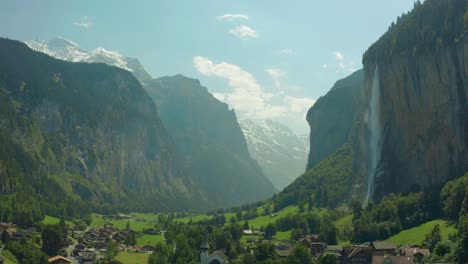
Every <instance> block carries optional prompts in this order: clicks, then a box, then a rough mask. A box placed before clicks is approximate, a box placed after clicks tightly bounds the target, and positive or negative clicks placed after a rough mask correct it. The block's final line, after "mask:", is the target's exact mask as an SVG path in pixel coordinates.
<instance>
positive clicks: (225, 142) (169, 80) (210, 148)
mask: <svg viewBox="0 0 468 264" xmlns="http://www.w3.org/2000/svg"><path fill="white" fill-rule="evenodd" d="M145 88H146V90H147V91H148V93H149V94H150V95H151V97H152V98H153V99H154V101H155V102H156V106H157V108H158V111H159V114H160V116H161V120H162V121H163V124H164V126H165V127H166V128H167V129H168V131H169V133H170V134H171V136H172V137H173V138H174V141H175V143H176V144H177V146H178V149H179V150H180V152H181V153H182V154H183V156H184V158H185V161H186V163H187V166H188V171H189V172H190V173H191V174H192V175H193V181H194V183H195V184H196V185H197V186H198V187H199V188H200V189H201V190H203V192H204V193H205V194H206V196H207V197H208V199H209V200H210V201H212V202H213V204H216V205H224V206H225V205H235V204H241V203H243V202H251V201H256V200H260V199H265V198H267V197H269V196H271V195H273V193H274V192H275V188H274V187H273V185H272V184H271V182H270V181H269V180H268V179H267V178H266V177H265V176H264V175H263V173H262V171H261V169H260V167H259V166H258V164H257V163H256V162H255V161H254V160H253V159H252V158H251V157H250V154H249V152H248V149H247V143H246V141H245V138H244V135H243V133H242V131H241V128H240V126H239V124H238V122H237V118H236V114H235V113H234V110H229V109H228V106H227V105H226V104H225V103H222V102H220V101H218V100H217V99H216V98H214V97H213V95H211V94H210V93H209V92H208V91H207V89H206V88H205V87H203V86H201V85H200V82H199V81H198V80H195V79H191V78H187V77H185V76H182V75H176V76H172V77H162V78H159V79H154V80H152V81H148V82H146V83H145Z"/></svg>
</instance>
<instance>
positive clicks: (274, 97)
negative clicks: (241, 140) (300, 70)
mask: <svg viewBox="0 0 468 264" xmlns="http://www.w3.org/2000/svg"><path fill="white" fill-rule="evenodd" d="M193 64H194V67H195V69H196V70H197V71H198V72H199V73H201V74H203V75H205V76H216V77H220V78H224V79H226V80H227V81H228V84H229V86H230V87H231V88H232V91H230V92H226V93H214V94H213V95H214V97H216V98H217V99H218V100H220V101H223V102H225V103H227V104H228V105H229V106H230V107H232V108H234V109H235V110H236V113H237V114H239V116H243V117H247V118H251V119H276V120H279V121H283V123H286V124H288V123H289V125H291V126H292V127H293V128H298V129H299V130H300V131H301V133H302V132H304V131H306V130H307V123H306V121H305V116H306V114H307V111H308V110H309V108H310V107H311V106H312V105H313V104H314V102H315V100H313V99H310V98H306V97H302V98H301V97H294V96H289V95H284V92H282V93H276V94H273V93H269V92H267V91H265V89H263V87H262V86H261V85H260V84H259V83H258V82H257V80H256V79H255V78H254V76H253V75H252V74H251V73H249V72H248V71H246V70H244V69H242V68H241V67H239V66H237V65H234V64H230V63H227V62H220V63H215V62H213V61H212V60H210V59H208V58H205V57H201V56H196V57H194V58H193ZM269 70H270V72H271V73H274V74H277V76H281V74H284V73H283V72H282V71H280V70H278V69H269ZM278 74H279V75H278Z"/></svg>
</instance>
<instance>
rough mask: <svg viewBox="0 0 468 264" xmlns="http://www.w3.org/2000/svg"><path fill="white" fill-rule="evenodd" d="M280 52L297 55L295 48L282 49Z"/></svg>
mask: <svg viewBox="0 0 468 264" xmlns="http://www.w3.org/2000/svg"><path fill="white" fill-rule="evenodd" d="M279 53H280V54H282V55H296V52H295V51H294V50H293V49H282V50H280V51H279Z"/></svg>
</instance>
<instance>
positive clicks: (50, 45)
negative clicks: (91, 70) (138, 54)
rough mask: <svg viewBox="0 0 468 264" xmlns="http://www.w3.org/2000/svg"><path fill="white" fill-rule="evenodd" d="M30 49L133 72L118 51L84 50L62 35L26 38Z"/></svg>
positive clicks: (60, 57)
mask: <svg viewBox="0 0 468 264" xmlns="http://www.w3.org/2000/svg"><path fill="white" fill-rule="evenodd" d="M25 43H26V45H28V46H29V47H30V48H31V49H33V50H36V51H40V52H43V53H46V54H48V55H50V56H52V57H54V58H56V59H60V60H66V61H72V62H88V63H92V62H100V63H105V64H108V65H111V66H115V67H119V68H121V69H124V70H127V71H130V72H133V69H132V68H131V67H130V66H129V65H128V62H127V60H126V58H125V57H124V56H123V55H122V54H120V53H119V52H118V51H110V50H106V49H104V48H103V47H98V48H96V49H94V50H92V51H88V50H85V49H83V48H81V47H80V45H79V44H78V43H76V42H73V41H71V40H69V39H66V38H62V37H55V38H53V39H51V40H27V41H25Z"/></svg>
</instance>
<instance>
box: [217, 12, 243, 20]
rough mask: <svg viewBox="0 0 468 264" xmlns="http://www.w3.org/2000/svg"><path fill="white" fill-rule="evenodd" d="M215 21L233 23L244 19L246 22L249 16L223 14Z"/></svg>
mask: <svg viewBox="0 0 468 264" xmlns="http://www.w3.org/2000/svg"><path fill="white" fill-rule="evenodd" d="M217 19H218V20H219V21H223V20H226V21H234V20H236V19H245V20H248V19H249V16H248V15H244V14H224V15H222V16H218V17H217Z"/></svg>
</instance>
